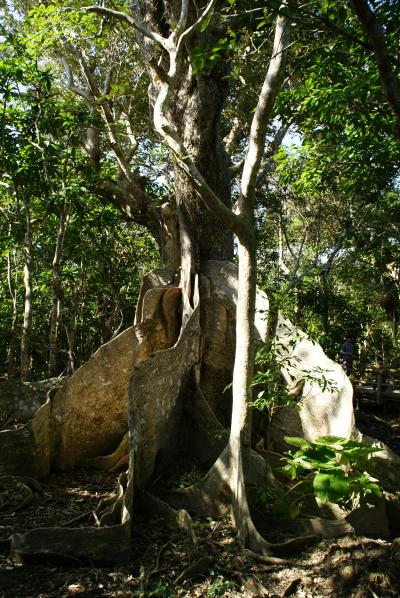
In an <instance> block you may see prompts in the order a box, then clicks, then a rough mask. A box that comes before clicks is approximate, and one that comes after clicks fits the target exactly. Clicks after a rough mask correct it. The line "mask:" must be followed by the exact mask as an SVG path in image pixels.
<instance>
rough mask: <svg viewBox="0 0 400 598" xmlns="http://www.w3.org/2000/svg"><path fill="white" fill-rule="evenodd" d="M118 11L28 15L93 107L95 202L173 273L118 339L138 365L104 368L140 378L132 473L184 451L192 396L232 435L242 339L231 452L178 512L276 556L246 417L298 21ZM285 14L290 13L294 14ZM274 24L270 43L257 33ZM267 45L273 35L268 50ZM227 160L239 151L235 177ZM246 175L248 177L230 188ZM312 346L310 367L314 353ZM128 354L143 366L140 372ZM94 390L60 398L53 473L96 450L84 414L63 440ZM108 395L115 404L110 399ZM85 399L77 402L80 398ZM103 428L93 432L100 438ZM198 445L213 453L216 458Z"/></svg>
mask: <svg viewBox="0 0 400 598" xmlns="http://www.w3.org/2000/svg"><path fill="white" fill-rule="evenodd" d="M120 4H122V3H112V4H111V3H110V4H109V3H107V2H105V3H103V4H102V5H101V6H99V5H97V4H96V5H92V6H86V7H82V6H81V3H80V2H77V3H72V2H71V3H70V4H69V6H68V7H65V6H63V7H62V10H58V9H57V7H56V6H55V5H51V7H50V8H51V10H50V9H49V7H44V6H42V5H40V6H39V7H37V8H35V9H33V10H32V11H31V13H30V14H31V18H34V19H36V22H37V24H38V25H39V31H38V32H37V33H35V43H36V44H37V42H38V40H39V43H42V44H43V45H46V44H47V45H48V49H49V54H51V55H52V56H53V58H56V59H58V60H59V64H60V65H61V66H62V75H61V76H62V78H63V79H64V83H65V84H66V85H67V86H68V88H69V90H70V91H71V92H72V93H75V94H76V95H78V96H80V97H81V98H82V99H83V100H84V101H85V102H86V104H87V107H88V112H89V114H90V120H91V122H90V126H89V127H88V131H87V138H86V144H85V147H86V152H87V154H88V155H89V157H90V160H91V161H92V165H93V177H92V181H91V183H92V187H93V190H95V191H96V192H97V193H99V194H101V195H102V196H103V197H105V198H107V199H109V200H111V201H113V202H114V203H115V204H116V205H118V206H119V207H120V208H121V209H122V211H123V212H124V213H125V215H126V217H128V218H130V219H132V220H135V221H136V222H139V223H140V224H143V225H144V226H146V227H147V228H148V229H149V231H150V232H151V233H152V234H153V235H154V237H155V239H156V241H157V242H158V245H159V248H160V257H161V263H162V264H163V266H164V269H163V271H162V272H159V273H157V274H155V275H153V278H151V277H150V278H148V279H147V280H146V281H145V283H144V286H143V292H142V296H141V298H140V300H139V306H138V307H139V308H138V313H137V316H136V321H137V323H138V324H137V326H135V327H134V329H133V331H131V332H128V331H127V334H125V335H121V337H119V338H118V339H117V343H119V344H118V349H117V351H119V353H123V351H124V350H126V355H123V356H119V357H120V358H121V359H122V358H126V359H125V361H124V363H123V366H124V367H121V372H119V371H118V372H112V371H111V370H112V369H113V368H112V363H113V362H112V360H111V357H112V348H111V346H109V347H105V348H104V349H103V350H102V351H100V352H99V353H97V354H96V356H94V358H93V359H94V360H95V361H96V360H97V364H98V367H99V368H100V370H101V376H100V377H101V384H100V386H102V385H103V386H106V385H110V384H114V383H115V385H116V386H117V385H118V384H119V385H120V386H121V385H123V383H125V380H126V371H127V370H128V369H129V368H130V370H132V367H133V372H132V374H131V376H130V384H129V388H130V393H129V394H130V396H129V429H130V430H129V431H130V455H131V463H130V473H131V479H130V482H132V476H133V473H134V474H135V477H134V484H135V487H136V490H139V492H140V493H142V494H144V493H145V486H146V482H147V481H148V480H149V478H150V477H151V476H152V474H153V473H154V470H155V467H156V460H157V457H158V452H160V451H159V449H162V448H164V449H165V448H166V447H167V448H168V449H170V448H171V445H172V446H173V445H174V444H175V448H177V446H176V445H177V444H178V445H179V443H177V438H180V437H182V439H183V438H184V434H183V426H182V423H183V418H182V417H181V412H182V400H181V399H182V397H183V398H184V401H185V403H186V408H187V403H189V402H190V398H191V399H192V401H193V404H194V405H193V406H192V412H193V413H194V414H195V417H196V419H197V420H200V419H201V417H202V418H203V423H204V422H205V424H206V426H205V427H207V426H210V422H212V423H213V425H214V427H215V421H216V419H215V414H212V412H211V413H210V411H211V410H210V409H209V405H211V406H212V407H214V408H215V409H214V411H216V412H217V415H218V416H219V417H220V418H221V419H224V418H225V421H223V423H224V424H226V423H227V421H228V420H229V419H230V409H229V407H228V408H227V409H225V408H223V407H221V405H223V406H225V404H226V403H227V395H223V389H224V388H225V387H226V385H227V384H228V383H229V382H230V381H231V375H232V368H231V366H232V362H233V358H232V353H233V350H232V349H233V343H232V337H234V336H236V339H235V351H234V353H235V358H234V362H235V363H234V368H233V387H232V401H233V402H232V413H231V426H230V435H229V440H228V443H227V445H226V446H225V447H224V448H223V449H222V451H221V453H220V455H219V457H218V458H217V459H216V461H215V463H214V465H213V466H212V467H211V469H210V470H209V473H208V474H207V475H206V476H205V478H204V479H203V480H202V481H201V482H200V483H199V484H198V485H197V486H196V487H193V488H191V489H190V490H189V491H188V492H186V493H185V495H184V496H181V502H182V503H183V504H186V505H188V506H189V507H192V508H196V509H198V510H200V511H201V512H206V511H207V510H210V511H212V512H214V513H215V512H217V513H221V512H226V511H227V510H230V511H231V513H232V518H233V521H234V524H235V526H236V528H237V531H238V534H239V539H240V541H241V542H242V544H243V545H244V546H247V547H250V548H251V549H253V550H256V551H258V552H264V553H270V552H273V551H274V550H277V551H280V550H282V547H271V546H270V545H268V543H267V542H266V541H265V540H264V539H263V538H261V536H260V535H259V534H258V533H257V531H256V529H255V527H254V525H253V522H252V519H251V516H250V511H249V506H248V501H247V492H246V485H245V480H246V482H248V483H252V482H253V483H255V482H256V481H259V480H257V474H258V473H261V475H262V476H264V477H265V475H266V467H265V463H264V462H263V461H262V459H260V458H259V457H257V455H256V454H255V453H253V452H252V451H251V448H250V417H249V410H248V401H249V398H250V394H251V381H252V375H253V361H254V342H255V328H254V320H255V303H256V284H255V282H256V260H255V255H256V253H255V252H256V225H255V207H256V189H257V183H258V181H259V178H258V177H259V175H260V171H261V172H268V169H269V168H268V164H269V160H270V158H271V155H273V154H274V152H275V151H276V147H275V146H276V145H279V141H281V140H282V136H283V134H282V131H284V130H285V123H283V126H282V127H281V126H280V123H279V117H281V119H282V118H283V115H282V114H278V113H277V112H276V111H275V110H274V108H275V100H276V96H277V93H278V92H279V89H280V86H281V84H282V82H283V81H284V73H285V59H286V54H287V50H288V46H289V41H288V33H289V23H288V15H287V14H285V12H286V11H285V10H278V13H281V14H277V16H276V18H275V17H274V18H273V19H272V20H269V18H268V17H267V16H265V15H264V13H261V15H260V16H261V17H262V19H261V20H255V21H254V20H253V14H254V13H256V14H257V12H258V8H259V7H257V4H256V3H252V2H251V1H250V2H247V1H243V2H241V1H237V2H233V1H230V2H228V8H229V7H231V8H232V7H233V10H232V11H231V12H229V11H227V12H226V13H225V12H224V11H225V8H226V6H225V4H224V3H222V2H217V1H216V0H210V2H209V3H208V4H207V3H204V5H202V6H198V5H197V4H196V3H194V2H191V1H190V0H182V1H181V2H176V1H175V0H165V1H164V2H162V3H160V2H155V1H150V0H140V1H139V2H135V3H132V6H131V10H130V11H129V12H128V11H127V12H125V11H124V10H123V9H122V7H120ZM283 8H287V7H286V5H285V4H284V5H283ZM240 10H242V11H243V15H242V16H241V15H240ZM60 22H62V23H63V25H62V27H60ZM262 27H265V31H264V32H263V31H261V32H260V33H258V30H259V29H262ZM49 31H53V33H52V34H50V33H49ZM84 33H85V35H86V37H84ZM269 33H270V34H271V33H272V34H273V36H272V37H273V41H272V42H271V40H269V38H268V34H269ZM250 34H254V36H252V43H253V44H254V47H255V51H256V50H258V49H257V46H258V45H259V46H260V51H259V54H257V56H258V59H259V63H258V64H257V67H256V68H255V67H254V64H252V61H253V58H252V51H251V47H250V48H249V46H248V45H247V39H246V38H245V36H249V35H250ZM266 48H267V49H268V50H267V52H266V51H265V49H266ZM230 52H231V53H232V57H231V58H232V62H231V64H232V70H230V66H229V65H230V62H229V60H228V59H229V58H230V56H229V54H230ZM239 59H242V60H243V61H244V65H245V66H247V67H248V74H247V75H248V77H249V78H251V80H252V89H257V92H254V93H248V94H247V93H245V92H246V91H248V90H246V89H244V91H243V90H242V89H240V85H238V84H237V82H238V81H239V82H241V81H242V80H243V76H242V75H241V74H240V73H239V71H238V63H239V62H240V60H239ZM241 77H242V78H241ZM142 79H145V80H146V81H147V82H148V83H149V92H148V94H149V95H148V100H149V109H150V115H151V119H150V120H151V123H152V125H151V126H150V125H149V123H148V122H145V123H144V126H143V128H142V129H140V127H138V126H137V124H138V123H137V122H136V121H135V117H139V114H140V110H138V107H137V104H135V103H134V102H133V103H132V102H131V100H132V98H134V99H136V98H138V97H139V96H140V97H141V98H142V95H141V92H142V88H141V87H140V85H141V82H142ZM127 82H128V83H127ZM229 83H231V86H229ZM127 85H129V87H128V89H127V87H126V86H127ZM121 90H125V93H122V92H121ZM135 96H136V98H135ZM235 105H236V106H237V107H239V108H240V109H243V112H242V114H240V116H241V117H242V118H238V126H237V127H235V126H232V130H231V131H229V130H228V128H227V127H226V129H225V130H224V129H223V127H224V126H226V122H230V123H232V120H230V121H225V123H224V117H226V114H227V112H228V111H229V110H231V113H230V114H231V116H232V113H233V111H234V108H232V106H235ZM141 107H143V104H142V105H141ZM239 108H237V111H238V112H239ZM142 118H143V117H142ZM274 118H275V119H276V120H273V119H274ZM143 120H145V119H143ZM146 127H147V130H146ZM274 129H275V130H277V133H276V136H275V139H274V140H273V142H272V143H271V144H270V147H269V148H268V145H267V143H266V140H267V133H271V132H272V131H273V130H274ZM146 133H147V137H145V134H146ZM229 133H231V134H229ZM224 139H226V143H224ZM160 143H161V144H162V146H163V148H164V150H166V152H167V158H166V162H167V164H168V165H169V170H170V171H172V174H173V176H172V184H171V185H170V187H169V195H168V196H165V195H163V194H162V193H160V192H159V190H160V178H161V179H162V178H167V177H168V176H169V177H170V175H171V173H170V172H167V171H164V172H162V171H160V170H158V172H157V177H156V179H158V181H157V180H153V181H149V180H148V178H147V177H146V176H144V174H145V170H144V169H143V165H142V164H141V160H140V156H141V155H142V156H143V155H144V154H145V153H146V151H147V150H148V149H149V147H156V146H157V144H160ZM227 147H233V148H236V149H237V156H236V157H237V158H238V161H237V162H236V163H235V164H232V162H233V160H232V158H231V159H230V158H229V156H228V154H227V149H226V148H227ZM110 153H112V154H113V156H114V158H115V164H116V167H115V169H114V171H113V172H111V173H110V171H109V170H106V169H104V157H105V156H108V155H109V154H110ZM234 172H239V173H240V177H239V178H238V179H233V180H230V176H231V174H232V173H234ZM232 191H233V195H234V197H233V199H234V200H235V205H234V207H233V208H232V195H231V194H232ZM234 236H235V239H236V244H237V254H238V262H239V264H238V270H239V275H238V281H237V282H236V280H234V279H235V276H234V268H233V267H232V265H231V264H228V265H227V264H226V262H227V261H228V262H229V261H231V260H232V259H233V253H234V252H233V247H234V243H233V238H234ZM217 262H218V263H217ZM216 263H217V264H216ZM146 291H147V292H146ZM236 292H237V308H236V328H235V332H233V328H234V326H235V322H234V319H233V318H230V316H231V315H232V314H231V312H230V311H229V308H227V307H226V305H227V304H228V303H229V302H230V305H231V304H232V303H234V302H235V301H236V298H235V297H234V295H235V293H236ZM224 295H225V296H224ZM221 305H222V307H221ZM265 307H266V305H265V304H264V308H265ZM150 316H151V317H150ZM261 328H263V329H264V333H263V334H261V336H264V337H265V336H266V334H265V331H266V328H267V326H266V324H265V322H264V323H263V324H261V325H260V326H259V329H261ZM280 330H281V334H282V335H283V337H284V343H283V344H284V345H285V344H286V346H287V349H286V350H287V351H289V348H290V347H293V338H294V337H295V335H296V332H295V331H294V330H293V329H292V328H291V327H290V326H289V325H287V324H285V323H281V328H280ZM288 331H289V332H288ZM124 343H126V344H125V345H124ZM129 343H130V345H129V346H128V344H129ZM310 346H311V343H310V345H309V346H308V348H307V350H306V349H304V348H303V349H302V351H303V353H302V352H301V351H300V353H299V355H303V357H304V354H305V353H307V354H312V353H313V348H312V349H310ZM132 347H133V348H132ZM215 347H217V351H216V350H215ZM129 351H131V352H132V353H133V357H134V360H133V361H129V358H130V356H131V353H129ZM218 353H222V355H223V360H222V361H225V362H226V363H225V364H224V366H223V367H220V368H219V369H218V367H216V364H215V363H213V359H215V358H216V357H218V358H219V359H221V355H218ZM299 355H297V356H295V359H296V360H297V361H296V363H297V365H296V368H295V373H294V371H290V370H291V368H289V371H287V372H286V378H287V380H288V381H290V380H292V381H293V380H295V383H296V384H297V383H298V382H299V380H300V378H301V375H302V374H301V367H300V366H299V365H298V361H301V358H300V357H299ZM315 355H316V358H317V359H320V360H322V362H323V364H324V365H325V364H328V361H326V359H325V357H324V356H323V355H322V351H321V352H320V351H319V350H317V351H315ZM328 365H329V364H328ZM308 366H310V362H308ZM311 367H312V364H311ZM102 368H103V369H102ZM221 370H222V374H221ZM215 373H217V375H215ZM85 375H87V378H88V379H84V378H85ZM109 376H110V377H112V380H111V381H110V379H108V377H109ZM335 376H337V381H338V384H339V383H340V385H341V386H340V389H339V390H337V393H338V398H339V399H340V398H341V395H340V393H341V392H342V391H343V394H344V398H345V400H344V401H343V405H344V409H343V410H342V407H343V405H342V404H341V403H340V402H339V405H335V409H334V410H332V411H331V412H330V413H327V416H326V418H325V420H324V421H325V422H327V423H326V427H325V428H324V430H326V433H329V432H331V428H330V423H329V422H330V417H331V415H332V413H334V417H333V418H334V419H335V418H336V423H335V425H336V429H339V426H340V425H341V424H339V423H338V420H339V419H340V416H339V414H342V415H343V418H344V425H342V427H341V429H342V430H343V429H344V430H345V432H346V435H347V436H350V434H351V433H352V432H353V415H352V408H351V394H349V386H350V385H349V383H348V381H347V379H346V378H345V377H344V374H343V373H342V371H341V370H340V368H339V367H338V368H337V369H336V370H335ZM89 378H90V376H89V370H88V369H87V368H86V369H85V366H84V368H81V370H80V371H79V372H77V374H76V375H75V376H74V377H73V378H72V379H71V380H70V381H69V382H68V383H67V385H66V388H67V390H65V391H61V394H60V395H59V396H58V399H57V397H56V399H55V404H54V406H53V411H52V413H53V415H54V424H55V430H54V437H55V438H56V437H57V434H59V435H60V438H62V440H60V441H59V442H58V443H56V445H55V446H54V447H53V456H54V455H58V456H60V455H62V457H60V459H59V460H58V462H57V463H56V464H57V465H59V466H60V464H61V466H68V465H71V464H74V462H76V461H78V460H79V459H78V457H77V454H78V451H82V447H83V444H84V442H83V440H82V442H80V440H81V438H82V439H83V437H84V435H85V434H86V433H87V430H82V431H81V430H79V429H78V426H74V425H73V422H74V418H77V419H76V423H78V418H79V417H80V412H79V416H78V415H77V413H78V411H77V412H73V409H74V408H75V407H74V408H73V409H71V413H72V416H71V420H69V421H68V424H67V425H66V426H65V428H66V430H65V434H64V432H59V429H60V427H62V425H63V422H62V419H63V416H66V417H69V416H70V415H69V414H68V407H66V406H65V404H64V403H62V401H63V400H64V399H67V398H68V400H69V398H70V397H71V395H72V394H73V392H72V390H73V388H74V384H75V382H74V380H75V381H78V382H77V384H78V385H79V384H81V387H80V388H81V391H82V392H84V393H85V397H86V399H87V401H86V402H87V406H86V405H82V401H79V403H80V406H79V408H80V409H92V410H94V409H95V408H96V407H95V405H94V403H93V401H98V400H99V396H100V394H101V393H102V392H103V390H101V389H99V390H98V392H97V394H96V392H92V391H93V389H94V387H91V388H92V391H91V392H89V390H88V389H89V385H90V384H94V383H97V384H98V385H99V381H98V379H96V381H94V380H93V379H94V376H93V374H91V379H89ZM79 380H80V381H81V382H79ZM121 381H122V382H121ZM103 382H104V384H103ZM317 386H318V385H317ZM311 391H312V389H311V388H310V389H309V392H308V395H310V396H314V397H315V396H317V394H318V391H317V390H316V389H315V388H314V390H313V391H312V392H311ZM320 391H321V389H319V392H320ZM63 392H64V394H63ZM106 393H108V396H110V391H109V388H107V389H106ZM76 394H77V396H79V398H80V396H81V395H80V393H79V392H77V393H76ZM331 394H332V393H331ZM204 399H206V400H204ZM112 408H114V407H112ZM110 409H111V407H110ZM178 412H179V417H177V415H176V414H177V413H178ZM108 415H109V414H107V416H108ZM119 415H120V414H119ZM103 419H106V418H103ZM143 419H146V422H145V424H142V420H143ZM100 420H101V418H99V421H97V420H96V422H97V424H98V429H99V430H100V427H101V425H102V422H101V421H100ZM71 422H72V423H71ZM97 424H96V425H97ZM107 426H108V427H110V426H109V424H108V422H107ZM100 433H101V432H100V431H99V432H98V435H100ZM313 433H315V434H316V433H318V429H315V430H314V432H313ZM63 434H64V435H63ZM71 434H72V436H71ZM74 435H76V436H74ZM79 435H81V437H80V436H79ZM71 439H72V440H71ZM78 440H79V442H78ZM208 440H209V438H208ZM68 443H71V445H69V444H68ZM74 444H75V446H73V445H74ZM89 444H90V443H89ZM183 444H184V443H183V442H182V445H183ZM96 448H98V447H96ZM202 448H203V452H204V453H206V452H207V450H206V449H207V448H208V447H206V446H204V447H202ZM214 448H215V447H214ZM218 449H220V447H218ZM90 450H92V451H93V447H91V449H90ZM68 451H70V452H68ZM214 453H215V451H214ZM210 454H211V451H210ZM213 457H215V455H213ZM81 459H82V456H81ZM128 490H129V483H128ZM175 500H176V497H175ZM125 522H126V521H125ZM286 548H287V547H283V550H286Z"/></svg>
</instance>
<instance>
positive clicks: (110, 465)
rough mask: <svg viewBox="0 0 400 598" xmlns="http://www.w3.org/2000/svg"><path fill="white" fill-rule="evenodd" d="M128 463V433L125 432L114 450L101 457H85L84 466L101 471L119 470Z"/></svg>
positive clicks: (123, 468) (124, 467)
mask: <svg viewBox="0 0 400 598" xmlns="http://www.w3.org/2000/svg"><path fill="white" fill-rule="evenodd" d="M128 465H129V433H128V432H127V433H126V434H125V435H124V436H123V438H122V440H121V442H120V443H119V445H118V446H117V448H116V449H115V451H114V452H112V453H110V454H109V455H104V456H101V457H93V458H92V459H87V461H86V466H87V467H91V468H93V469H99V470H102V471H110V472H115V473H117V472H120V471H123V470H125V469H127V467H128Z"/></svg>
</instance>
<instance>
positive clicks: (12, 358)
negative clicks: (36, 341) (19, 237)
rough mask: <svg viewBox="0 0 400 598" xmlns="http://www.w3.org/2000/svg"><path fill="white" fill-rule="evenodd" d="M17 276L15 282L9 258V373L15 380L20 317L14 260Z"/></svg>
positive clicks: (9, 258) (8, 258)
mask: <svg viewBox="0 0 400 598" xmlns="http://www.w3.org/2000/svg"><path fill="white" fill-rule="evenodd" d="M14 267H15V275H14V280H13V279H12V265H11V256H10V254H8V256H7V283H8V289H9V291H10V295H11V299H12V316H11V327H10V342H9V344H8V348H7V373H8V377H9V378H10V379H12V378H15V376H16V373H17V363H16V359H17V351H18V337H17V316H18V304H17V282H18V268H17V267H16V263H15V258H14Z"/></svg>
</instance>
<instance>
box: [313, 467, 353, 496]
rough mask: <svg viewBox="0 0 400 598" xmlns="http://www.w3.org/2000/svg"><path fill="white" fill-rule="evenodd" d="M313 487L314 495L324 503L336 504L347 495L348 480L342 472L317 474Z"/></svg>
mask: <svg viewBox="0 0 400 598" xmlns="http://www.w3.org/2000/svg"><path fill="white" fill-rule="evenodd" d="M313 487H314V492H315V495H316V496H317V497H318V498H319V499H320V500H321V501H322V502H324V503H326V502H333V503H337V502H338V501H340V500H341V499H343V498H345V497H347V496H348V495H349V480H348V478H347V477H346V476H345V475H344V473H343V472H334V473H318V474H317V475H316V476H315V478H314V481H313Z"/></svg>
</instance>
